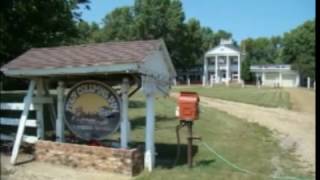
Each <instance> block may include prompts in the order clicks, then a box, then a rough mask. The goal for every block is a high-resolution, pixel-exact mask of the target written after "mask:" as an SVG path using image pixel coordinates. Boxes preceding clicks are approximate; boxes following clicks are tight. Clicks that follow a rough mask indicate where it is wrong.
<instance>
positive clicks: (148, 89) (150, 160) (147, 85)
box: [143, 78, 156, 171]
mask: <svg viewBox="0 0 320 180" xmlns="http://www.w3.org/2000/svg"><path fill="white" fill-rule="evenodd" d="M155 88H156V85H155V82H154V81H153V80H151V79H148V78H146V80H145V81H144V85H143V89H144V94H145V96H146V132H145V154H144V166H145V168H147V169H148V171H152V169H153V167H154V165H155V147H154V126H155V124H154V123H155V114H154V95H155Z"/></svg>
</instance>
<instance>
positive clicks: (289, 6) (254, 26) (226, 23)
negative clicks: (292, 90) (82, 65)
mask: <svg viewBox="0 0 320 180" xmlns="http://www.w3.org/2000/svg"><path fill="white" fill-rule="evenodd" d="M181 1H182V4H183V9H184V12H185V16H186V20H188V19H190V18H196V19H198V20H199V21H200V23H201V25H202V26H207V27H210V28H211V29H213V31H217V30H219V29H222V30H226V31H228V32H231V33H232V35H233V39H235V40H236V41H238V42H240V41H241V40H243V39H246V38H249V37H251V38H257V37H271V36H276V35H283V33H284V32H288V31H290V30H291V29H293V28H295V27H297V26H298V25H300V24H302V23H303V22H304V21H306V20H310V19H313V18H315V0H181ZM133 4H134V0H91V3H90V10H82V19H84V20H86V21H89V22H97V23H101V22H102V19H103V18H104V17H105V15H106V14H107V13H109V12H111V11H112V10H113V9H114V8H117V7H121V6H132V5H133Z"/></svg>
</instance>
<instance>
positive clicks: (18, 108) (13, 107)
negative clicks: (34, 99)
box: [0, 103, 35, 111]
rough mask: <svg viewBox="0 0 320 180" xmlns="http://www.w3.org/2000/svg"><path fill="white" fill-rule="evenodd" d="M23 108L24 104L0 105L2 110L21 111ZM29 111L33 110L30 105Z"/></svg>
mask: <svg viewBox="0 0 320 180" xmlns="http://www.w3.org/2000/svg"><path fill="white" fill-rule="evenodd" d="M24 107H25V105H24V103H0V109H2V110H11V111H22V110H23V109H24ZM29 110H35V108H34V105H33V104H30V106H29Z"/></svg>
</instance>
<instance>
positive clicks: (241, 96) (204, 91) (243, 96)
mask: <svg viewBox="0 0 320 180" xmlns="http://www.w3.org/2000/svg"><path fill="white" fill-rule="evenodd" d="M173 91H195V92H198V93H199V94H200V95H202V96H207V97H213V98H219V99H224V100H230V101H237V102H243V103H248V104H255V105H259V106H266V107H283V108H287V109H290V108H291V104H290V97H289V93H288V92H286V91H284V90H283V89H274V88H267V87H263V88H260V89H258V88H257V87H255V86H246V87H245V88H241V87H240V86H237V85H230V86H229V87H226V86H224V85H218V86H214V87H202V86H178V87H174V88H173Z"/></svg>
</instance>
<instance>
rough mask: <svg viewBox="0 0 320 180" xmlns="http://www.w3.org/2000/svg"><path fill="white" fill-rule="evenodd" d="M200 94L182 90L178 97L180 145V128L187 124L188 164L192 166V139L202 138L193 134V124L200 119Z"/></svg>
mask: <svg viewBox="0 0 320 180" xmlns="http://www.w3.org/2000/svg"><path fill="white" fill-rule="evenodd" d="M199 102H200V99H199V96H198V94H197V93H195V92H180V96H179V99H178V105H179V106H178V109H177V116H178V118H179V120H180V123H179V125H178V126H177V128H176V129H177V139H178V147H179V144H180V138H179V130H180V128H182V127H184V126H187V127H188V138H187V140H188V153H187V154H188V166H189V168H192V141H193V139H200V138H199V137H193V135H192V125H193V121H195V120H198V119H199ZM179 154H180V150H179V149H178V152H177V158H178V157H179Z"/></svg>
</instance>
